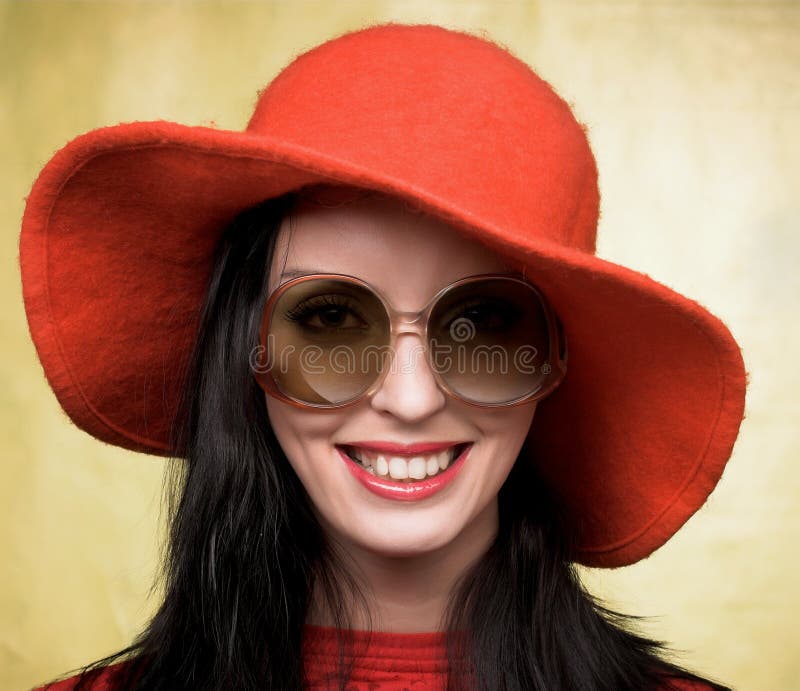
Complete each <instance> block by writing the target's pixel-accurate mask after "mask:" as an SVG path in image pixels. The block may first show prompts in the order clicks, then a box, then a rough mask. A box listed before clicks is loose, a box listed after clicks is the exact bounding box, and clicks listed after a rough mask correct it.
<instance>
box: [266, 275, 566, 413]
mask: <svg viewBox="0 0 800 691" xmlns="http://www.w3.org/2000/svg"><path fill="white" fill-rule="evenodd" d="M486 279H503V280H509V281H514V282H516V283H520V284H522V285H524V286H525V287H526V288H528V289H530V290H531V291H532V293H533V294H534V296H535V297H536V298H537V299H538V300H539V302H540V304H541V306H542V309H543V311H544V315H545V318H546V321H547V325H548V347H549V352H550V353H551V354H554V356H555V357H554V359H553V361H551V360H549V359H548V360H545V363H544V365H542V366H543V367H544V366H546V365H547V366H549V371H548V372H546V373H545V374H544V377H543V379H542V384H541V385H540V386H539V388H537V389H535V390H534V391H531V392H530V393H528V394H525V395H524V396H522V397H520V398H518V399H515V400H512V401H507V402H502V403H480V402H477V401H473V400H470V399H467V398H464V397H462V396H460V395H459V394H457V393H456V392H455V391H452V390H451V389H450V387H449V386H448V384H447V382H446V381H445V380H444V378H443V377H442V375H441V374H440V373H439V372H438V371H437V370H436V368H435V367H433V365H432V363H431V360H430V358H431V354H430V348H429V340H428V319H429V317H430V314H431V312H432V311H433V308H434V307H435V306H436V305H437V303H438V302H439V300H440V299H441V298H442V297H444V296H445V295H446V294H448V293H449V292H450V291H452V290H454V289H456V288H457V287H460V286H462V285H465V284H468V283H474V282H477V281H482V280H486ZM312 280H340V281H344V282H347V283H354V284H356V285H359V286H361V287H362V288H366V289H367V290H369V291H370V292H371V293H372V294H373V295H375V296H376V297H377V298H378V300H379V301H380V303H381V304H382V305H383V308H384V310H385V311H386V314H387V316H388V317H389V324H390V334H389V348H390V349H391V350H390V352H392V353H396V344H397V337H398V336H399V335H400V334H404V333H413V334H416V335H417V336H418V337H419V338H420V340H421V341H422V343H423V345H424V353H425V362H426V363H427V365H428V368H429V369H430V370H431V373H432V374H433V376H434V378H435V380H436V383H437V385H438V386H439V388H440V389H441V390H442V391H443V392H444V393H445V394H447V395H448V396H450V397H451V398H453V399H455V400H457V401H459V402H461V403H466V404H468V405H471V406H473V407H478V408H508V407H512V406H517V405H522V404H523V403H531V402H533V401H536V400H539V399H542V398H544V397H545V396H547V395H549V394H550V393H552V391H553V390H554V389H555V388H556V387H557V386H558V385H559V384H560V383H561V380H562V379H563V378H564V376H565V375H566V372H567V342H566V336H565V335H564V332H563V327H562V325H561V321H560V320H559V318H558V315H557V314H556V313H555V311H554V310H553V309H552V307H551V306H550V303H549V302H548V301H547V299H546V298H545V297H544V295H543V294H542V292H541V291H540V290H539V289H538V288H537V287H536V286H535V285H533V284H532V283H530V281H528V280H526V279H525V278H524V277H520V276H518V275H514V274H500V273H487V274H476V275H474V276H466V277H464V278H461V279H458V280H457V281H454V282H453V283H450V284H449V285H447V286H445V287H444V288H442V289H441V290H439V291H438V292H437V293H436V294H435V295H434V296H433V297H432V298H431V299H430V300H429V301H428V303H427V304H426V305H425V307H423V308H422V309H421V310H420V311H418V312H404V311H401V310H397V309H395V308H394V306H393V305H391V303H389V301H388V300H387V299H386V297H385V296H384V295H383V293H381V291H380V290H378V289H377V288H376V287H375V286H373V285H371V284H370V283H368V282H367V281H365V280H363V279H361V278H357V277H355V276H350V275H349V274H338V273H315V274H305V275H303V276H299V277H296V278H292V279H290V280H288V281H286V282H284V283H282V284H280V285H279V286H278V287H277V288H275V290H273V291H272V293H271V294H270V296H269V298H268V299H267V303H266V305H265V307H264V311H263V315H262V319H261V326H260V329H259V345H260V346H261V347H262V348H265V346H264V344H265V342H266V340H267V333H268V329H269V324H270V318H271V316H272V312H273V310H274V308H275V304H276V303H277V301H278V300H279V299H280V297H281V296H282V295H283V294H284V293H285V292H286V291H287V290H288V289H289V288H292V287H294V286H297V285H299V284H301V283H305V282H307V281H312ZM390 369H391V367H390V366H389V367H384V368H383V370H382V371H381V373H380V374H379V375H378V376H377V377H376V378H375V381H374V382H372V384H371V385H370V386H369V387H368V388H367V389H366V390H365V391H364V392H363V393H361V394H359V395H358V396H356V397H355V398H352V399H350V400H348V401H345V402H344V403H332V404H317V403H308V402H306V401H302V400H299V399H296V398H293V397H292V396H290V395H288V394H286V393H284V392H283V391H281V389H280V388H279V387H278V385H277V382H276V381H275V379H274V378H273V376H272V374H271V370H267V371H266V372H256V373H255V376H256V380H257V381H258V384H259V386H260V387H261V388H262V389H263V390H264V391H265V392H266V393H268V394H269V395H271V396H273V397H274V398H277V399H278V400H281V401H283V402H285V403H289V404H290V405H293V406H295V407H297V408H303V409H314V410H338V409H340V408H348V407H350V406H353V405H356V404H357V403H359V402H361V401H363V400H364V399H365V398H368V397H370V396H372V395H373V394H374V393H376V392H377V391H378V390H379V389H380V388H381V386H382V385H383V382H384V380H385V379H386V375H387V374H388V372H389V370H390Z"/></svg>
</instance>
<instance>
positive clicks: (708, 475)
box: [20, 23, 746, 567]
mask: <svg viewBox="0 0 800 691" xmlns="http://www.w3.org/2000/svg"><path fill="white" fill-rule="evenodd" d="M320 182H322V183H324V182H335V183H342V184H347V185H356V186H359V187H364V188H368V189H372V190H377V191H379V192H385V193H389V194H392V195H395V196H397V197H400V198H403V199H406V200H408V201H410V202H412V203H413V204H414V205H415V206H417V207H419V208H421V209H423V210H424V211H426V212H428V213H431V214H433V215H435V216H436V217H438V218H441V219H443V220H445V221H447V222H449V223H451V224H452V225H454V226H456V227H457V228H458V229H460V230H461V231H462V232H464V233H465V235H466V236H467V237H471V238H475V239H477V240H479V241H481V242H483V243H486V244H487V246H490V247H491V248H493V249H494V250H495V251H497V252H498V253H500V254H501V255H504V256H507V257H509V258H511V259H513V260H514V261H515V262H517V264H519V265H521V266H522V267H523V268H524V269H525V273H526V275H527V277H528V278H529V279H530V280H531V281H532V282H533V283H535V285H537V286H538V287H539V288H540V289H541V291H542V292H543V293H544V294H545V296H546V297H547V299H548V300H549V302H550V303H551V305H552V306H553V308H554V309H555V311H556V313H557V314H558V315H559V317H560V320H561V323H562V326H563V329H564V334H565V336H566V339H567V342H568V344H569V365H568V371H567V374H566V377H565V378H564V380H563V381H562V382H561V384H560V386H559V387H558V388H557V389H556V390H555V392H554V393H552V394H551V395H550V396H549V397H547V398H545V399H543V400H542V401H541V402H540V404H539V406H538V409H537V411H536V415H535V418H534V423H533V426H532V428H531V432H530V435H529V438H528V440H527V442H526V446H525V449H526V452H527V453H528V454H529V456H530V460H531V461H532V462H533V463H535V464H536V466H537V468H538V469H539V471H540V473H541V476H542V478H543V479H544V480H545V481H546V482H547V483H548V484H549V486H550V487H552V489H553V491H554V492H556V493H557V494H558V495H559V496H560V497H561V498H562V500H563V501H564V502H565V505H566V507H567V509H568V516H569V521H570V528H571V529H572V530H573V531H574V535H576V536H577V539H578V545H579V549H578V552H577V553H576V561H578V562H581V563H583V564H586V565H590V566H604V567H612V566H621V565H624V564H630V563H633V562H635V561H637V560H639V559H641V558H643V557H645V556H647V555H648V554H650V553H651V552H652V551H653V550H655V549H656V548H658V547H659V546H660V545H662V544H663V543H664V542H666V541H667V540H668V539H669V538H670V537H671V536H672V535H673V534H674V533H675V531H677V530H678V529H679V528H680V527H681V526H682V525H683V524H684V523H685V522H686V520H687V519H688V518H689V517H690V516H691V515H692V514H693V513H695V512H696V511H697V509H698V508H699V507H700V506H702V505H703V503H704V502H705V500H706V498H707V497H708V495H709V494H710V493H711V491H712V490H713V488H714V487H715V485H716V484H717V482H718V480H719V478H720V476H721V474H722V471H723V468H724V466H725V464H726V462H727V460H728V458H729V457H730V455H731V452H732V448H733V444H734V442H735V439H736V436H737V434H738V430H739V425H740V423H741V420H742V417H743V414H744V399H745V388H746V373H745V368H744V363H743V360H742V356H741V353H740V349H739V347H738V346H737V343H736V341H735V340H734V338H733V336H732V335H731V333H730V332H729V330H728V329H727V328H726V326H725V325H724V324H723V323H722V322H721V321H720V320H719V319H718V318H717V317H715V316H714V315H713V314H711V313H710V312H709V311H708V310H706V309H705V308H704V307H703V306H701V305H700V304H698V303H697V302H695V301H692V300H690V299H688V298H686V297H683V296H682V295H680V294H678V293H676V292H674V291H673V290H671V289H670V288H668V287H666V286H664V285H662V284H661V283H658V282H657V281H655V280H653V279H652V278H650V277H649V276H647V275H645V274H643V273H639V272H637V271H634V270H631V269H629V268H626V267H623V266H620V265H618V264H615V263H612V262H609V261H605V260H603V259H600V258H598V257H597V256H595V254H594V252H595V237H596V231H597V221H598V213H599V193H598V185H597V170H596V165H595V160H594V156H593V154H592V151H591V148H590V146H589V143H588V140H587V136H586V132H585V128H584V127H583V126H582V125H581V124H580V123H579V122H578V121H577V120H576V119H575V117H574V115H573V113H572V111H571V109H570V107H569V106H568V105H567V104H566V103H565V101H564V100H562V98H561V97H559V96H558V95H557V94H556V93H555V91H554V90H553V89H552V88H551V87H550V86H549V85H548V84H547V83H546V82H545V81H544V80H542V79H541V78H540V77H539V76H537V75H536V74H535V73H534V72H533V71H532V70H531V69H530V67H528V66H527V65H526V64H525V63H523V62H522V61H520V60H519V59H517V58H516V57H515V56H513V55H512V54H511V53H510V52H509V51H508V50H507V49H505V48H502V47H500V46H498V45H497V44H495V43H494V42H492V41H491V40H488V39H485V38H482V37H479V36H475V35H472V34H469V33H466V32H461V31H455V30H450V29H445V28H443V27H440V26H435V25H409V24H396V23H388V24H381V25H375V26H370V27H367V28H364V29H361V30H359V31H354V32H350V33H347V34H344V35H342V36H338V37H336V38H334V39H331V40H329V41H327V42H325V43H323V44H321V45H319V46H317V47H315V48H313V49H311V50H309V51H307V52H305V53H303V54H302V55H300V56H299V57H297V58H295V59H294V60H293V61H292V62H291V63H290V64H289V65H288V66H287V67H286V68H285V69H283V70H282V71H281V72H280V73H279V74H278V76H277V77H276V78H275V79H274V80H273V81H272V82H271V83H270V84H269V85H268V86H267V87H266V88H265V89H264V90H263V91H261V92H260V93H259V97H258V101H257V104H256V107H255V112H254V113H253V115H252V117H251V119H250V121H249V123H248V125H247V128H246V129H245V130H244V131H241V132H240V131H228V130H222V129H217V128H213V127H192V126H186V125H182V124H177V123H173V122H166V121H156V122H132V123H126V124H119V125H115V126H112V127H104V128H100V129H96V130H93V131H91V132H88V133H86V134H84V135H82V136H79V137H77V138H76V139H74V140H72V141H71V142H69V143H68V144H67V145H66V146H65V147H64V148H62V149H61V150H60V151H58V152H57V153H56V154H55V155H54V156H53V158H52V159H51V160H50V161H49V162H48V163H47V164H46V165H45V166H44V168H43V170H42V171H41V173H40V175H39V176H38V178H37V180H36V182H35V184H34V185H33V189H32V191H31V193H30V195H29V197H28V201H27V206H26V209H25V214H24V218H23V223H22V233H21V238H20V263H21V270H22V288H23V295H24V301H25V309H26V312H27V317H28V323H29V326H30V331H31V335H32V338H33V341H34V343H35V345H36V349H37V352H38V355H39V358H40V359H41V362H42V365H43V367H44V372H45V375H46V377H47V380H48V382H49V383H50V385H51V386H52V388H53V390H54V391H55V394H56V396H57V398H58V400H59V402H60V403H61V405H62V406H63V408H64V410H65V411H66V412H67V414H68V415H69V417H70V418H71V419H72V420H73V421H74V422H75V424H77V425H78V426H79V427H80V428H82V429H83V430H85V431H87V432H88V433H89V434H92V435H93V436H95V437H97V438H99V439H101V440H103V441H106V442H109V443H111V444H115V445H118V446H121V447H125V448H127V449H132V450H134V451H140V452H144V453H149V454H159V455H174V454H175V449H171V448H170V442H169V439H170V428H171V425H172V422H173V419H174V417H175V413H176V407H177V405H178V400H179V397H180V394H181V391H180V389H181V384H182V381H181V378H180V376H179V373H180V372H183V371H184V370H185V367H186V358H187V357H189V355H190V353H191V351H192V346H193V343H194V339H195V336H196V332H197V328H198V322H199V317H200V307H201V305H202V303H203V300H204V291H205V287H206V285H207V280H208V277H209V275H210V271H211V267H212V259H213V254H214V248H215V246H216V244H217V242H218V239H219V238H220V234H221V232H222V231H223V229H224V228H225V227H226V225H227V224H228V223H229V222H230V221H231V220H232V219H233V218H234V217H235V216H236V215H237V214H238V213H240V212H241V211H242V210H244V209H246V208H248V207H251V206H253V205H255V204H257V203H259V202H262V201H264V200H266V199H270V198H273V197H276V196H278V195H281V194H283V193H285V192H288V191H292V190H296V189H299V188H300V187H303V186H306V185H309V184H312V183H320Z"/></svg>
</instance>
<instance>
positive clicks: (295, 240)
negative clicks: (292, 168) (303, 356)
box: [270, 193, 511, 294]
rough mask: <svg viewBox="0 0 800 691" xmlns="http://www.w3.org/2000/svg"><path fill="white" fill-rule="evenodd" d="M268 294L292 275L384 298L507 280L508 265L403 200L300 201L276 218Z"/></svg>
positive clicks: (337, 198) (374, 196)
mask: <svg viewBox="0 0 800 691" xmlns="http://www.w3.org/2000/svg"><path fill="white" fill-rule="evenodd" d="M270 268H271V272H270V287H271V289H274V288H275V287H276V286H277V285H278V284H279V283H281V282H284V281H285V280H288V278H290V277H291V276H288V275H287V276H283V278H281V274H282V272H284V271H285V272H287V274H294V273H313V272H323V271H324V272H330V273H343V274H349V275H352V276H357V277H358V278H361V279H363V280H366V281H367V282H369V283H371V284H373V285H375V286H376V287H378V288H381V289H384V290H386V291H387V292H389V291H390V290H392V289H393V288H395V287H396V286H400V285H402V286H406V287H408V286H418V287H419V292H420V294H430V292H432V291H433V292H435V291H436V290H438V289H439V288H442V287H444V286H445V285H447V284H449V283H452V282H453V281H455V280H458V279H459V278H463V277H464V276H471V275H474V274H479V273H493V272H497V273H507V272H509V271H511V266H510V265H509V263H508V262H507V261H505V260H504V258H502V257H501V256H500V255H499V254H497V253H495V252H494V251H492V250H491V248H489V247H488V246H487V245H485V244H484V243H482V242H480V241H478V240H476V239H475V238H471V237H468V236H466V235H465V234H464V233H463V231H460V230H459V229H457V228H455V227H454V226H451V225H450V224H448V223H446V222H445V221H443V220H441V219H438V218H435V217H433V216H430V215H428V214H424V213H421V212H420V211H418V210H416V209H413V208H412V207H411V206H410V205H408V204H406V203H405V202H404V201H403V200H401V199H397V198H394V197H389V196H385V195H378V194H363V193H362V194H360V195H359V194H353V193H350V194H349V195H347V194H341V195H337V196H335V197H333V198H331V197H328V198H326V199H325V200H323V202H322V203H320V201H319V200H317V199H315V200H302V201H301V202H300V203H299V204H298V205H297V206H296V207H295V208H294V209H292V211H291V212H290V213H289V214H287V216H286V217H285V218H284V219H283V222H282V224H281V226H280V230H279V233H278V238H277V240H276V246H275V254H274V258H273V262H272V266H271V267H270Z"/></svg>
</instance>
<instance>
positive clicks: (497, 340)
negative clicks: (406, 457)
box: [428, 278, 551, 404]
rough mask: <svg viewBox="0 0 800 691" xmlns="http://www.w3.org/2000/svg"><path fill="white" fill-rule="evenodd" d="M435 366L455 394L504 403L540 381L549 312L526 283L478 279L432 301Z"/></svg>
mask: <svg viewBox="0 0 800 691" xmlns="http://www.w3.org/2000/svg"><path fill="white" fill-rule="evenodd" d="M428 336H429V347H430V349H431V350H430V355H431V366H432V367H433V368H434V369H435V370H436V371H437V372H438V373H439V374H440V375H441V376H442V378H443V379H444V380H445V382H446V383H447V385H448V386H449V387H450V389H451V390H452V391H453V393H455V394H457V395H458V396H461V397H462V398H464V399H466V400H468V401H473V402H475V403H484V404H501V403H509V402H513V401H515V400H517V399H520V398H522V397H523V396H526V395H528V394H530V393H532V392H534V391H536V390H537V389H539V388H540V387H541V385H542V382H543V381H544V379H545V375H546V373H547V372H548V367H547V365H546V363H548V362H550V361H551V360H550V353H549V348H550V338H549V329H548V319H547V313H546V311H545V308H544V305H543V303H542V301H541V299H540V297H539V294H538V293H537V292H536V291H535V290H534V289H533V288H532V287H531V286H530V285H528V284H527V283H525V282H522V281H516V280H513V279H507V278H491V279H477V280H475V281H471V282H468V283H464V284H462V285H459V286H455V287H454V288H452V289H451V290H450V291H449V292H447V293H445V294H444V295H443V296H442V297H441V299H440V300H439V301H438V302H437V304H436V305H435V306H434V308H433V311H432V312H431V315H430V321H429V326H428Z"/></svg>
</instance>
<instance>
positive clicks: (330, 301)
mask: <svg viewBox="0 0 800 691" xmlns="http://www.w3.org/2000/svg"><path fill="white" fill-rule="evenodd" d="M325 307H338V308H340V309H347V310H348V311H349V312H350V313H352V314H354V315H355V316H357V317H359V318H361V317H360V315H359V314H358V313H357V312H356V311H355V310H354V309H353V308H352V306H351V305H350V303H349V302H348V301H347V299H343V298H341V296H339V295H317V296H315V297H311V298H308V299H306V300H303V302H301V303H300V304H299V305H296V306H295V307H293V308H292V309H290V310H287V311H286V314H285V316H286V318H287V319H288V320H289V321H292V322H297V323H302V322H305V321H306V320H307V319H309V318H310V317H313V316H316V315H317V314H318V313H319V312H320V311H321V310H322V309H324V308H325ZM362 321H363V319H362Z"/></svg>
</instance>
